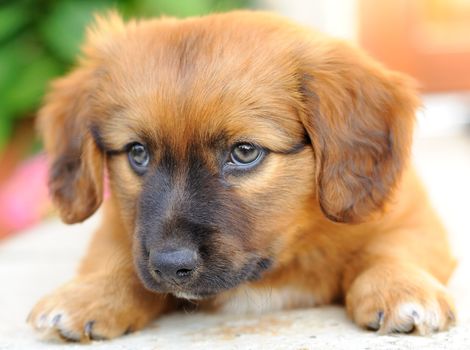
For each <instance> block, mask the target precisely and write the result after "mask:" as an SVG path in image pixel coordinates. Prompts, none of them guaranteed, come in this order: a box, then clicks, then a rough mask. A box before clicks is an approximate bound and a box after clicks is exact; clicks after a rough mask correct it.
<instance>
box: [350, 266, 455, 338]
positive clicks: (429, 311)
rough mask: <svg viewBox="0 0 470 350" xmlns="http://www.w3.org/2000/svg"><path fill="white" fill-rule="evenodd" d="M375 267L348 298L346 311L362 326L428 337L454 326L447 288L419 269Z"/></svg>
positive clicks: (382, 331)
mask: <svg viewBox="0 0 470 350" xmlns="http://www.w3.org/2000/svg"><path fill="white" fill-rule="evenodd" d="M399 270H400V269H399V268H398V269H397V268H396V267H391V268H389V267H380V266H377V267H374V268H371V269H369V270H367V271H365V272H363V273H362V274H361V275H359V276H358V277H357V278H356V280H355V281H354V282H353V284H352V285H351V287H350V289H349V291H348V293H347V295H346V308H347V311H348V314H349V315H350V317H351V318H352V319H353V320H354V322H356V323H357V324H358V325H359V326H361V327H364V328H367V329H370V330H376V331H379V332H380V333H385V334H386V333H417V334H420V335H426V334H430V333H433V332H438V331H443V330H446V329H448V328H449V327H450V326H451V325H453V324H454V323H455V308H454V303H453V300H452V297H451V296H450V295H449V293H448V292H447V290H446V288H445V287H444V286H443V285H442V284H441V283H440V282H439V281H437V280H436V279H435V278H434V277H433V276H431V275H430V274H428V273H426V272H425V271H423V270H420V269H418V268H414V267H413V268H408V269H404V270H403V269H402V270H401V271H399Z"/></svg>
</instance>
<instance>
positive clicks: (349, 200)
mask: <svg viewBox="0 0 470 350" xmlns="http://www.w3.org/2000/svg"><path fill="white" fill-rule="evenodd" d="M84 53H85V57H86V58H85V59H84V60H83V62H81V65H80V66H79V67H78V68H77V69H76V70H75V71H74V72H72V73H71V74H70V75H69V76H68V77H65V78H63V79H62V80H59V81H57V82H56V83H55V86H54V87H53V90H52V92H51V94H50V95H49V97H48V102H47V103H46V105H45V107H44V108H43V109H42V111H41V113H40V127H41V129H42V132H43V133H44V135H45V141H46V148H47V149H48V151H49V153H51V156H52V159H53V163H52V171H51V178H50V187H51V192H52V194H53V197H54V199H55V201H56V203H57V204H58V206H59V209H60V210H61V214H62V217H63V218H64V220H65V221H67V222H76V221H81V220H83V219H85V218H86V217H88V216H89V215H90V214H91V213H92V212H93V211H94V210H96V208H97V207H98V206H99V205H100V202H101V198H102V187H103V185H102V178H103V172H104V169H105V168H107V171H108V174H109V180H110V185H111V192H112V198H111V200H114V201H115V202H116V205H117V207H118V208H119V210H120V214H121V218H120V219H121V220H123V222H124V224H125V226H126V227H127V230H128V231H129V235H130V239H132V241H133V256H134V261H135V267H136V270H137V272H138V274H139V276H140V278H141V280H142V282H143V283H144V284H145V286H146V287H147V288H149V289H151V290H154V291H156V292H165V293H166V292H168V293H173V294H176V295H178V296H182V297H188V298H201V297H207V296H211V295H214V294H216V293H218V292H220V291H223V290H226V289H229V288H233V287H235V286H237V285H238V284H240V283H242V282H245V281H250V280H254V279H258V278H260V277H261V276H262V273H263V272H264V271H265V270H267V269H269V268H275V266H276V265H278V264H279V263H280V261H279V257H280V256H281V255H282V253H283V252H285V251H286V250H289V247H290V245H291V244H292V242H293V241H295V239H297V238H298V237H300V236H301V235H305V234H313V233H312V232H308V231H309V230H311V229H312V227H314V224H315V221H318V220H321V219H323V218H324V217H327V218H329V219H330V220H334V221H342V222H353V221H359V220H365V219H366V218H367V217H368V215H370V214H371V213H373V212H374V211H377V210H380V209H381V208H382V207H383V205H384V203H385V202H386V200H387V198H388V196H389V195H390V192H391V190H392V189H393V187H394V185H395V183H396V181H397V179H398V177H399V174H400V172H401V169H402V167H403V165H404V162H405V160H406V157H407V150H408V146H409V143H410V138H411V129H412V123H413V111H414V108H415V105H416V101H415V100H414V98H413V96H414V95H413V93H412V92H411V91H410V90H409V88H408V86H407V83H406V82H405V81H404V80H403V78H402V77H400V76H398V75H395V74H392V73H390V72H387V71H385V70H384V69H383V68H381V67H379V66H377V65H375V64H373V63H371V62H370V61H369V59H368V58H367V57H365V56H363V55H362V54H360V53H358V52H357V51H356V50H355V49H352V48H351V47H349V46H347V45H345V44H344V43H341V42H334V41H332V40H331V39H325V38H323V37H320V36H319V35H318V34H313V33H311V32H310V31H307V30H305V29H303V28H298V27H296V26H294V25H292V24H290V23H287V22H285V21H284V20H281V19H279V18H277V17H274V16H271V15H266V14H259V13H256V14H255V13H248V12H238V13H231V14H224V15H216V16H210V17H206V18H200V19H189V20H185V21H176V20H154V21H147V22H139V23H135V22H131V23H129V24H123V23H122V21H121V20H120V19H119V18H117V17H110V19H108V20H98V25H97V28H95V30H94V31H92V32H90V34H89V39H88V41H87V44H86V45H85V47H84ZM64 134H65V137H64ZM320 213H323V214H320Z"/></svg>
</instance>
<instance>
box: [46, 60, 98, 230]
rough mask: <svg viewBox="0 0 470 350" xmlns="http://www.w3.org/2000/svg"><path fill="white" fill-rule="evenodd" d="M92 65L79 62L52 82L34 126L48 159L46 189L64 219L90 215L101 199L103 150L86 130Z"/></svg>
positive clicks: (89, 104) (79, 219) (68, 220)
mask: <svg viewBox="0 0 470 350" xmlns="http://www.w3.org/2000/svg"><path fill="white" fill-rule="evenodd" d="M94 71H95V70H94V69H93V67H90V66H87V65H86V64H83V65H82V66H80V67H79V68H77V69H75V70H74V71H73V72H71V73H70V74H69V75H67V76H65V77H63V78H60V79H58V80H56V81H55V82H53V84H52V88H51V91H50V92H49V94H48V95H47V97H46V102H45V104H44V106H43V107H42V109H41V110H40V111H39V119H38V127H39V130H40V133H41V135H42V138H43V140H44V146H45V149H46V152H47V153H48V156H49V159H50V169H49V191H50V194H51V196H52V199H53V202H54V204H55V205H56V206H57V207H58V208H59V212H60V215H61V217H62V220H63V221H64V222H66V223H76V222H81V221H83V220H85V219H86V218H88V217H89V216H90V215H91V214H93V213H94V212H95V211H96V209H97V208H98V207H99V206H100V204H101V202H102V198H103V168H104V153H103V152H102V151H101V150H100V149H99V148H98V146H97V145H96V143H95V141H94V140H93V137H92V135H91V132H90V124H89V118H90V116H91V114H92V110H91V109H92V107H91V100H90V97H91V96H92V94H93V90H94V86H93V85H94V80H95V77H94V75H95V74H94Z"/></svg>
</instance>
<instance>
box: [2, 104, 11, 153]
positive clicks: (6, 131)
mask: <svg viewBox="0 0 470 350" xmlns="http://www.w3.org/2000/svg"><path fill="white" fill-rule="evenodd" d="M11 130H12V123H11V120H10V119H9V118H8V117H7V115H5V114H2V112H1V111H0V152H1V151H2V150H3V148H4V147H5V145H6V144H7V142H8V139H9V137H10V135H11Z"/></svg>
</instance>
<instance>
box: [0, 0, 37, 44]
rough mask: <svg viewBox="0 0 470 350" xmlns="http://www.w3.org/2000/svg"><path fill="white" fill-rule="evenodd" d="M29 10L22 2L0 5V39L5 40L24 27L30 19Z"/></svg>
mask: <svg viewBox="0 0 470 350" xmlns="http://www.w3.org/2000/svg"><path fill="white" fill-rule="evenodd" d="M28 12H29V11H28V10H27V8H25V6H23V4H22V3H18V2H16V3H11V4H9V5H7V6H2V7H0V40H5V39H7V38H8V37H9V36H11V35H13V34H15V32H17V31H18V30H19V29H20V28H22V27H24V26H25V25H26V24H27V23H28V22H29V20H30V15H29V13H28Z"/></svg>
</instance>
